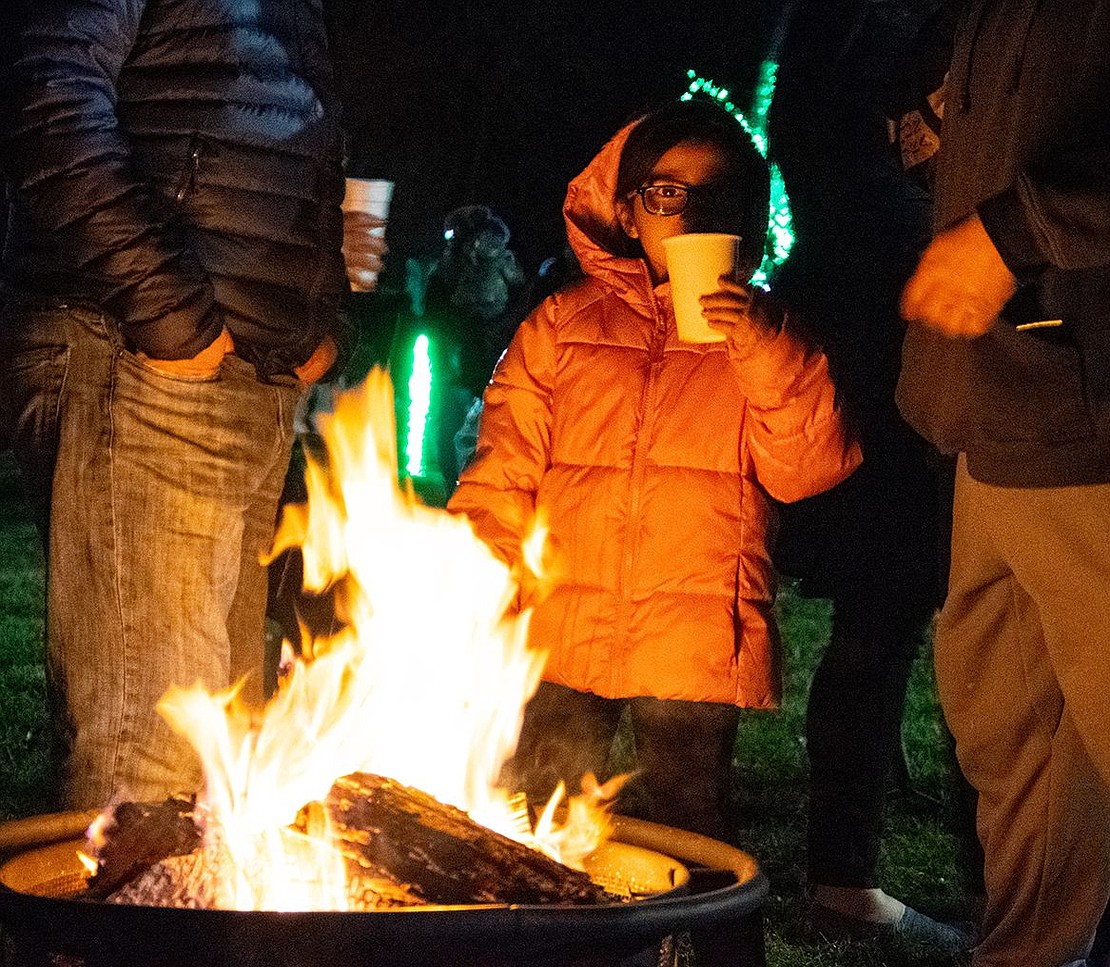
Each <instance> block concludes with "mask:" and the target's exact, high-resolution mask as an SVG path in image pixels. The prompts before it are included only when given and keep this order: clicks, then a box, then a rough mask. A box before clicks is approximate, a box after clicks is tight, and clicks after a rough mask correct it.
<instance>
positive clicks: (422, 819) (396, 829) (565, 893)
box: [326, 773, 612, 904]
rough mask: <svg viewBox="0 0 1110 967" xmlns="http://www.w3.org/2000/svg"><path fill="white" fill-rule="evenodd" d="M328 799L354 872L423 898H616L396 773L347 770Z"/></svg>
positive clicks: (465, 900)
mask: <svg viewBox="0 0 1110 967" xmlns="http://www.w3.org/2000/svg"><path fill="white" fill-rule="evenodd" d="M326 805H327V810H328V813H329V815H330V816H331V819H332V823H333V825H334V826H335V832H336V836H337V838H338V839H339V841H340V842H341V844H342V849H343V853H344V856H345V858H346V860H347V864H348V871H349V877H350V878H351V879H356V878H358V879H370V880H375V881H376V880H384V881H389V882H394V883H397V884H399V885H401V884H404V885H406V886H407V887H408V889H409V890H410V891H411V892H412V893H413V894H415V895H416V896H418V897H419V898H420V899H419V902H423V903H437V904H458V903H464V904H465V903H528V904H532V903H582V904H591V903H602V902H611V899H612V898H611V897H609V896H608V895H607V894H606V893H605V892H604V891H603V890H602V889H601V888H600V887H599V886H596V885H595V884H594V883H593V882H592V881H591V880H590V878H589V877H588V876H587V875H586V874H585V873H579V872H577V871H576V870H572V869H569V868H568V867H566V866H563V865H562V864H561V863H558V862H556V861H555V860H552V859H549V858H548V857H547V856H544V855H543V854H542V853H539V852H537V851H536V850H533V849H530V848H529V847H527V846H525V845H523V844H521V843H518V842H516V841H515V840H511V839H509V838H508V837H506V836H502V835H500V834H499V833H495V832H493V831H492V830H490V829H487V828H486V827H485V826H482V825H480V824H478V823H476V822H474V820H472V819H471V818H470V817H469V816H467V815H466V813H464V812H462V810H459V809H456V808H454V807H453V806H445V805H443V804H442V803H440V802H438V801H436V800H435V799H433V798H432V797H431V796H429V795H427V794H426V793H424V792H421V791H420V790H419V789H412V788H409V787H407V786H403V785H401V784H400V783H398V782H396V781H394V780H392V779H386V778H383V777H381V776H374V775H369V774H367V773H354V774H353V775H349V776H344V777H343V778H341V779H339V780H337V781H336V783H335V785H333V786H332V788H331V792H330V793H329V794H328V798H327V803H326Z"/></svg>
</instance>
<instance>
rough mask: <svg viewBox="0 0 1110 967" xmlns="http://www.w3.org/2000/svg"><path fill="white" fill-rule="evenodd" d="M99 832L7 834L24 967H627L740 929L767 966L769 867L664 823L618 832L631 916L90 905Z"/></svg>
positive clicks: (56, 824)
mask: <svg viewBox="0 0 1110 967" xmlns="http://www.w3.org/2000/svg"><path fill="white" fill-rule="evenodd" d="M90 818H91V816H90V815H89V814H83V813H63V814H55V815H50V816H40V817H34V818H32V819H26V820H17V821H14V822H9V823H3V824H0V853H2V854H3V855H4V857H5V859H4V861H3V863H2V865H0V926H2V927H3V930H4V932H5V933H6V934H7V936H8V938H9V943H10V946H11V949H12V956H13V958H14V959H13V960H12V961H11V963H12V964H13V965H16V964H18V965H19V967H39V965H42V967H46V965H59V967H62V965H64V967H223V965H226V967H263V965H265V967H317V965H319V967H348V965H350V967H354V965H361V964H366V965H373V967H394V965H396V967H436V965H442V967H447V965H451V967H468V965H472V967H502V965H505V967H507V965H515V964H529V965H549V967H555V965H567V967H570V965H576V967H577V965H582V967H585V965H589V967H601V965H614V967H615V965H617V964H621V963H623V962H624V961H623V958H628V957H635V956H636V955H637V954H638V953H639V952H642V951H651V950H658V948H659V945H660V942H661V941H663V939H664V938H666V937H668V936H670V935H672V934H674V933H676V932H680V931H684V930H687V929H691V928H693V929H697V930H700V929H705V928H712V927H718V926H726V925H727V927H728V929H729V930H730V932H731V933H733V934H734V935H735V936H736V938H737V939H736V944H737V946H736V948H735V952H736V956H737V963H748V964H752V965H755V967H762V965H763V964H764V956H763V944H762V922H761V906H762V903H763V900H764V898H765V897H766V894H767V882H766V879H765V878H764V876H763V874H762V873H760V871H759V869H758V867H757V865H756V863H755V861H754V860H753V859H752V858H751V857H750V856H748V855H747V854H745V853H743V852H741V851H740V850H737V849H734V848H732V847H730V846H728V845H726V844H724V843H720V842H717V841H715V840H711V839H707V838H705V837H703V836H696V835H693V834H691V833H686V832H683V831H681V830H676V829H671V828H668V827H665V826H658V825H655V824H652V823H645V822H641V821H637V820H632V819H627V818H623V817H617V818H616V836H615V842H614V844H613V846H612V854H611V860H612V862H613V863H615V864H616V865H617V866H620V865H622V864H633V865H635V866H636V867H637V868H636V870H634V871H633V872H632V873H629V872H628V871H627V870H626V871H624V872H621V871H619V870H618V871H617V875H618V876H624V877H625V878H626V879H633V880H634V879H636V877H646V878H647V881H649V882H647V886H646V889H645V891H644V892H645V893H646V894H648V895H646V896H644V897H642V898H641V897H639V896H637V897H634V898H633V899H632V900H630V901H628V902H613V903H611V904H603V905H600V906H589V907H587V906H575V905H568V904H551V905H542V906H540V905H537V906H505V905H487V906H465V907H443V906H419V907H409V908H405V909H400V910H382V911H376V912H371V913H339V912H313V913H274V912H267V911H231V910H181V909H170V908H166V907H151V906H131V905H114V904H103V903H97V902H92V901H87V900H82V899H80V897H79V893H80V889H81V884H83V882H84V873H83V870H82V867H81V865H80V862H79V861H78V859H77V855H76V849H77V848H78V847H79V846H80V845H81V843H82V840H81V839H80V833H81V832H82V831H83V830H84V828H85V826H86V825H87V823H88V822H89V820H90ZM622 853H623V855H622ZM679 860H680V861H681V863H679V862H676V861H679ZM683 863H684V864H687V865H688V866H689V867H690V871H689V872H690V876H689V880H688V882H687V883H686V884H685V885H679V886H677V887H672V884H674V883H680V881H681V880H682V878H683V876H684V872H685V870H684V867H683V865H682V864H683ZM74 894H77V896H76V897H75V896H74ZM644 956H645V958H651V954H650V953H648V954H645V955H644ZM645 962H651V961H650V959H645Z"/></svg>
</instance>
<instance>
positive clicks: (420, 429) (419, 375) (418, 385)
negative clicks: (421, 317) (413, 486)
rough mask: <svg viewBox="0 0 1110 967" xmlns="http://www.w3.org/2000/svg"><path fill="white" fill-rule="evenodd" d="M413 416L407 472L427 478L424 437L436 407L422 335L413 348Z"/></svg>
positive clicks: (407, 445) (428, 354) (427, 346)
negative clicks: (433, 405)
mask: <svg viewBox="0 0 1110 967" xmlns="http://www.w3.org/2000/svg"><path fill="white" fill-rule="evenodd" d="M408 388H409V415H408V426H407V427H406V428H405V429H406V435H405V460H406V463H405V469H406V470H407V471H408V473H409V474H410V475H411V476H413V477H422V476H424V433H425V430H426V429H427V427H428V413H429V411H430V410H431V405H432V358H431V352H430V343H429V341H428V337H427V335H425V334H424V333H420V335H419V336H417V337H416V341H415V342H414V343H413V346H412V373H411V375H410V376H409V387H408Z"/></svg>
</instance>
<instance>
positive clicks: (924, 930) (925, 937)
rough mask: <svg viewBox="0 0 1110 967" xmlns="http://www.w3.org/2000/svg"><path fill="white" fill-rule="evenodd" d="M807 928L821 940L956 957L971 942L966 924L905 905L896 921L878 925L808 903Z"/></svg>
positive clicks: (820, 904)
mask: <svg viewBox="0 0 1110 967" xmlns="http://www.w3.org/2000/svg"><path fill="white" fill-rule="evenodd" d="M808 927H809V933H810V936H812V937H813V938H815V939H822V940H830V941H832V940H872V939H892V938H897V939H900V940H906V941H910V942H912V943H916V944H922V945H925V946H929V947H932V948H933V949H934V950H936V951H937V952H938V953H946V954H958V953H963V952H964V951H967V950H970V949H971V948H972V946H973V945H974V943H975V938H974V931H973V930H972V929H971V927H970V926H969V925H966V924H959V925H957V924H952V923H945V922H944V921H941V920H934V919H933V918H932V917H927V916H926V915H925V914H924V913H919V912H918V911H917V910H915V909H914V908H913V907H909V906H907V907H906V908H905V910H904V911H903V913H902V916H901V918H900V919H899V920H895V921H891V922H886V923H880V922H876V921H874V920H864V919H862V918H861V917H853V916H850V915H849V914H846V913H841V912H839V911H838V910H833V909H832V908H831V907H827V906H825V905H824V904H822V903H816V902H814V903H811V904H810V907H809V918H808Z"/></svg>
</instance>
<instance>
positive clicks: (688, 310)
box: [663, 232, 740, 342]
mask: <svg viewBox="0 0 1110 967" xmlns="http://www.w3.org/2000/svg"><path fill="white" fill-rule="evenodd" d="M663 251H664V252H665V253H666V258H667V275H668V276H669V277H670V280H671V299H672V300H673V302H674V315H675V324H676V325H677V327H678V338H679V339H680V340H682V342H723V341H724V339H725V334H724V333H723V332H719V331H718V330H716V329H712V328H710V326H709V323H708V322H706V319H705V315H704V314H703V313H702V308H701V302H700V299H701V297H702V296H703V295H707V294H708V293H710V292H716V291H717V290H718V289H720V287H721V285H720V278H721V276H722V275H735V273H736V271H737V266H738V264H739V256H740V236H739V235H729V234H725V233H723V232H694V233H691V234H688V235H674V236H672V237H671V238H666V239H664V240H663Z"/></svg>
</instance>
